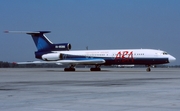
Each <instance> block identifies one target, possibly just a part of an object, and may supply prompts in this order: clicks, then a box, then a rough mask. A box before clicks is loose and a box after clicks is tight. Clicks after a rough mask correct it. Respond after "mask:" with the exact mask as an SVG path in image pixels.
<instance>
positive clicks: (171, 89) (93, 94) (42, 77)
mask: <svg viewBox="0 0 180 111" xmlns="http://www.w3.org/2000/svg"><path fill="white" fill-rule="evenodd" d="M102 70H103V71H101V72H90V71H89V69H86V68H81V69H77V71H76V72H63V69H58V68H48V69H45V68H32V69H30V68H20V69H18V68H14V69H13V68H12V69H10V68H7V69H0V111H179V110H180V69H179V68H152V71H151V72H146V71H145V68H109V69H108V68H103V69H102Z"/></svg>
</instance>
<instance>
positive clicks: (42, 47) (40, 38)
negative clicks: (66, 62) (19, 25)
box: [26, 31, 53, 52]
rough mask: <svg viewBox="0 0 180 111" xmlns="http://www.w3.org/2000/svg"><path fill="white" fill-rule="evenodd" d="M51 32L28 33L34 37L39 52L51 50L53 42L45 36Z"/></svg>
mask: <svg viewBox="0 0 180 111" xmlns="http://www.w3.org/2000/svg"><path fill="white" fill-rule="evenodd" d="M44 33H50V31H39V32H28V33H26V34H29V35H31V36H32V38H33V40H34V43H35V45H36V48H37V50H38V52H41V51H47V50H51V46H52V44H53V43H52V42H51V41H50V40H49V39H48V38H47V37H46V36H45V35H44Z"/></svg>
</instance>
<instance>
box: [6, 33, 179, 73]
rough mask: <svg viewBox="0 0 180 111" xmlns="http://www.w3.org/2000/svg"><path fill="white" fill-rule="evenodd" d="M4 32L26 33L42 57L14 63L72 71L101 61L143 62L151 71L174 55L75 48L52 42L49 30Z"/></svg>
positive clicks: (130, 50) (101, 62) (96, 69)
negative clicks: (51, 65)
mask: <svg viewBox="0 0 180 111" xmlns="http://www.w3.org/2000/svg"><path fill="white" fill-rule="evenodd" d="M5 33H26V34H28V35H31V36H32V39H33V40H34V43H35V45H36V47H37V51H35V57H36V58H37V59H41V60H42V61H32V62H17V64H42V63H46V64H47V63H51V64H52V63H55V64H58V65H69V67H67V68H64V71H75V66H76V65H79V64H80V65H94V66H95V67H92V68H90V71H101V68H100V67H101V66H102V65H132V64H133V65H145V66H147V69H146V71H147V72H150V71H151V68H150V67H151V66H152V65H157V64H166V63H170V62H172V61H175V60H176V58H175V57H173V56H172V55H170V54H168V53H167V52H165V51H162V50H155V49H115V50H74V51H71V44H70V43H60V44H53V43H52V42H51V41H50V40H49V39H48V38H47V37H46V36H45V33H50V31H33V32H31V31H29V32H28V31H5Z"/></svg>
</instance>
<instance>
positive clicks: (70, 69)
mask: <svg viewBox="0 0 180 111" xmlns="http://www.w3.org/2000/svg"><path fill="white" fill-rule="evenodd" d="M64 71H75V68H64Z"/></svg>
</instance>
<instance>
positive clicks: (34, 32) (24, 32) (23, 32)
mask: <svg viewBox="0 0 180 111" xmlns="http://www.w3.org/2000/svg"><path fill="white" fill-rule="evenodd" d="M4 33H22V34H44V33H51V31H4Z"/></svg>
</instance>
